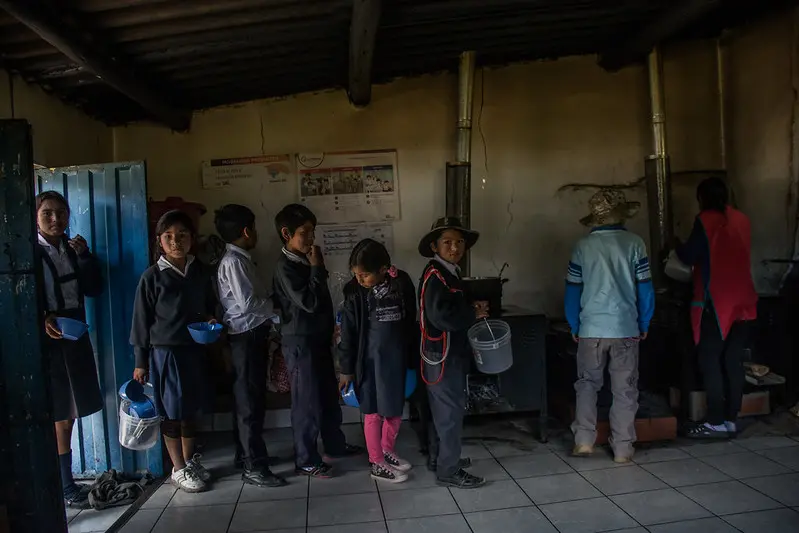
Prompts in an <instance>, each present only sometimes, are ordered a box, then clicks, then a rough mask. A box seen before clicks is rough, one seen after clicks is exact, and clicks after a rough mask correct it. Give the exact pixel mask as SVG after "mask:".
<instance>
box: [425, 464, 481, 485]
mask: <svg viewBox="0 0 799 533" xmlns="http://www.w3.org/2000/svg"><path fill="white" fill-rule="evenodd" d="M485 483H486V480H485V479H483V478H481V477H477V476H473V475H472V474H470V473H469V472H467V471H466V470H464V469H462V468H459V469H458V470H457V471H456V472H455V473H454V474H452V475H451V476H449V477H439V478H436V484H437V485H440V486H442V487H455V488H458V489H476V488H477V487H482V486H483V485H485Z"/></svg>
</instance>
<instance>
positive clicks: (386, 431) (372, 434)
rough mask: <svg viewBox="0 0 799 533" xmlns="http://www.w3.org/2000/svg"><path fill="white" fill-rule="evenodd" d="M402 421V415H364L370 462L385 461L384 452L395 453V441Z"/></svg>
mask: <svg viewBox="0 0 799 533" xmlns="http://www.w3.org/2000/svg"><path fill="white" fill-rule="evenodd" d="M401 423H402V417H401V416H393V417H390V418H383V417H382V416H380V415H378V414H372V415H364V421H363V433H364V436H365V437H366V449H367V450H368V451H369V462H370V463H383V462H385V458H384V457H383V453H384V452H389V453H394V443H395V442H396V441H397V434H399V428H400V424H401Z"/></svg>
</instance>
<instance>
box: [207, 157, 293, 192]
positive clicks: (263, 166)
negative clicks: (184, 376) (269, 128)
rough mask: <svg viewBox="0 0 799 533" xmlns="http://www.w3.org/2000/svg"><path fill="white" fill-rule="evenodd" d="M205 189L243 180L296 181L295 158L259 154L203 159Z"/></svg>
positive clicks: (228, 185)
mask: <svg viewBox="0 0 799 533" xmlns="http://www.w3.org/2000/svg"><path fill="white" fill-rule="evenodd" d="M202 172H203V189H222V188H227V187H233V186H235V185H236V184H237V183H241V182H242V181H251V180H259V181H261V182H263V183H286V182H289V181H294V176H295V173H294V158H293V157H292V156H291V155H289V154H281V155H259V156H255V157H236V158H230V159H212V160H210V161H203V164H202Z"/></svg>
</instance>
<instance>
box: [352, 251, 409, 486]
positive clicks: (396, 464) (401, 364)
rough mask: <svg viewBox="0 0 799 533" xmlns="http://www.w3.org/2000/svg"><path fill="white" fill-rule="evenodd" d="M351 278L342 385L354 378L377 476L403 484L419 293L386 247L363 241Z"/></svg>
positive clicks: (405, 474) (354, 254)
mask: <svg viewBox="0 0 799 533" xmlns="http://www.w3.org/2000/svg"><path fill="white" fill-rule="evenodd" d="M350 269H351V271H352V273H353V279H352V280H351V281H350V282H349V283H348V284H347V285H346V286H345V288H344V295H345V300H344V305H343V308H342V314H341V342H340V343H339V345H338V350H339V364H340V365H341V372H342V374H341V377H340V382H339V387H340V388H341V389H345V388H347V387H348V386H349V384H350V383H351V382H354V385H355V391H356V396H357V397H358V402H359V404H360V407H361V412H362V413H363V414H364V415H365V416H364V433H365V437H366V447H367V449H368V451H369V463H370V464H371V474H372V477H373V478H374V479H377V480H382V481H388V482H391V483H400V482H402V481H405V480H406V479H408V474H407V471H408V470H410V469H411V465H410V463H408V462H407V461H405V460H404V459H402V458H400V457H399V456H398V455H397V454H396V452H395V451H394V443H395V441H396V439H397V434H398V433H399V428H400V423H401V422H402V411H403V408H404V406H405V376H406V373H407V369H408V368H415V366H416V364H417V363H418V360H419V359H418V357H419V356H418V351H419V344H418V331H419V328H418V326H417V325H416V297H415V290H414V287H413V282H412V281H411V278H410V277H409V276H408V274H406V273H405V272H403V271H401V270H397V269H396V267H393V266H391V257H389V254H388V251H387V250H386V248H385V246H383V245H382V244H380V243H379V242H377V241H374V240H372V239H364V240H362V241H361V242H359V243H358V244H357V245H356V246H355V248H354V249H353V251H352V254H351V255H350Z"/></svg>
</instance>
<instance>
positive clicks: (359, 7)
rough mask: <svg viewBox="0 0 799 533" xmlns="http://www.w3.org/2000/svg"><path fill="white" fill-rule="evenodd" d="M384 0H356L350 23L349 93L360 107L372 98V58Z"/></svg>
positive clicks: (352, 100) (351, 98) (367, 103)
mask: <svg viewBox="0 0 799 533" xmlns="http://www.w3.org/2000/svg"><path fill="white" fill-rule="evenodd" d="M380 11H381V0H354V1H353V3H352V22H351V23H350V72H349V88H348V90H347V94H348V95H349V98H350V102H352V104H353V105H355V106H358V107H364V106H367V105H369V102H370V101H371V100H372V62H373V60H374V54H375V41H376V37H377V27H378V26H379V25H380Z"/></svg>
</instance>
